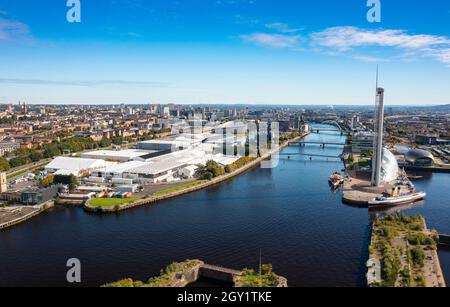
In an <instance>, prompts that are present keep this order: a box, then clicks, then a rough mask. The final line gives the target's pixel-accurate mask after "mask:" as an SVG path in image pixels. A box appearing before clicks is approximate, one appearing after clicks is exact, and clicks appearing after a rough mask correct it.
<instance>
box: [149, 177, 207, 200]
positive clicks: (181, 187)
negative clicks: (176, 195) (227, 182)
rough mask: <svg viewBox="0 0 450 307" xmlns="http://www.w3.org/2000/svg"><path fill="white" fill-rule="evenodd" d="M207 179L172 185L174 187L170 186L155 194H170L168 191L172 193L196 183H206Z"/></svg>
mask: <svg viewBox="0 0 450 307" xmlns="http://www.w3.org/2000/svg"><path fill="white" fill-rule="evenodd" d="M207 181H208V180H198V181H194V182H190V183H186V184H183V185H179V186H176V187H172V188H168V189H165V190H161V191H158V192H156V193H155V194H154V195H155V196H161V195H165V194H168V193H172V192H176V191H180V190H183V189H187V188H191V187H194V186H196V185H199V184H202V183H205V182H207Z"/></svg>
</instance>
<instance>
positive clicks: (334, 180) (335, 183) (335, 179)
mask: <svg viewBox="0 0 450 307" xmlns="http://www.w3.org/2000/svg"><path fill="white" fill-rule="evenodd" d="M328 182H329V183H330V185H331V186H332V187H333V188H338V187H339V186H340V185H341V184H343V183H344V177H342V175H341V174H340V173H339V172H334V173H333V174H332V175H331V176H330V177H329V178H328Z"/></svg>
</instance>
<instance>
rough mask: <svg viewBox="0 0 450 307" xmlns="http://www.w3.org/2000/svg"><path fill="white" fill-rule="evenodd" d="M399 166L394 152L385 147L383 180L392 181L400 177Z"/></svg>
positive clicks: (382, 170)
mask: <svg viewBox="0 0 450 307" xmlns="http://www.w3.org/2000/svg"><path fill="white" fill-rule="evenodd" d="M398 173H399V167H398V163H397V159H396V158H395V156H394V154H393V153H392V152H391V151H390V150H388V149H386V148H383V161H382V162H381V181H382V182H391V181H394V180H396V179H397V178H398Z"/></svg>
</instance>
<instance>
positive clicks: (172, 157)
mask: <svg viewBox="0 0 450 307" xmlns="http://www.w3.org/2000/svg"><path fill="white" fill-rule="evenodd" d="M208 135H209V134H208ZM230 146H231V147H234V146H242V147H243V146H245V138H242V137H236V138H233V137H222V135H212V136H210V137H207V136H205V135H202V134H193V137H192V138H187V137H186V136H180V137H171V138H167V139H164V140H152V141H147V142H141V143H138V144H137V145H136V148H137V149H124V150H99V151H92V152H86V153H82V154H80V157H79V158H78V157H57V158H55V159H54V160H53V161H52V162H50V163H49V164H48V165H47V166H46V167H45V170H46V171H47V173H48V174H55V175H74V176H76V177H79V178H81V179H82V180H83V181H85V182H87V183H92V184H108V183H112V184H114V183H117V182H119V181H120V182H121V183H129V184H140V185H148V184H155V183H170V182H174V181H181V180H187V179H191V178H193V177H194V175H195V173H196V170H197V169H198V167H199V166H204V165H206V163H207V162H208V161H214V162H216V163H217V164H219V165H221V166H223V167H225V166H226V165H229V164H232V163H234V162H235V161H237V160H238V159H239V158H241V156H240V155H235V154H233V155H225V154H223V148H226V147H230ZM233 152H234V150H233Z"/></svg>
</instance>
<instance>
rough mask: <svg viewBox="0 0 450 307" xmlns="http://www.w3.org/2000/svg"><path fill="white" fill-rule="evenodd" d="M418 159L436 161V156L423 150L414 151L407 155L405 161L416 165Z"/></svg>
mask: <svg viewBox="0 0 450 307" xmlns="http://www.w3.org/2000/svg"><path fill="white" fill-rule="evenodd" d="M417 159H431V160H432V161H434V156H433V155H432V154H431V152H429V151H426V150H423V149H412V150H410V151H408V152H407V153H406V154H405V160H406V161H407V162H409V163H415V162H416V161H417Z"/></svg>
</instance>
